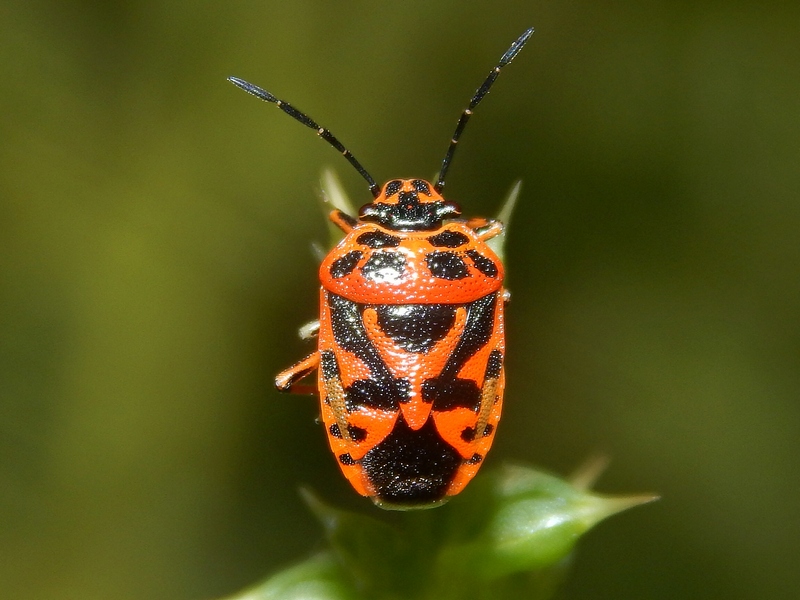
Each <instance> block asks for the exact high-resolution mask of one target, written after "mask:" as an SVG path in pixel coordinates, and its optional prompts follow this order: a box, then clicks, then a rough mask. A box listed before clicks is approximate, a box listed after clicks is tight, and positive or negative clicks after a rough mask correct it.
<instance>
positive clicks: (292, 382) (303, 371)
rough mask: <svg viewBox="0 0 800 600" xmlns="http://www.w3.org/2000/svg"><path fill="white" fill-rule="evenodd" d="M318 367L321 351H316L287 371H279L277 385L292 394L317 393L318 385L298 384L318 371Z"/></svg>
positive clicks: (280, 389)
mask: <svg viewBox="0 0 800 600" xmlns="http://www.w3.org/2000/svg"><path fill="white" fill-rule="evenodd" d="M318 367H319V352H314V353H313V354H310V355H309V356H307V357H306V358H304V359H303V360H301V361H300V362H298V363H296V364H294V365H292V366H291V367H289V368H288V369H286V370H285V371H281V372H280V373H278V374H277V375H276V376H275V387H276V388H278V390H279V391H281V392H290V393H292V394H315V393H316V392H317V387H316V386H313V385H297V382H298V381H300V380H301V379H303V378H304V377H306V376H308V375H310V374H311V373H313V372H314V371H316V370H317V368H318Z"/></svg>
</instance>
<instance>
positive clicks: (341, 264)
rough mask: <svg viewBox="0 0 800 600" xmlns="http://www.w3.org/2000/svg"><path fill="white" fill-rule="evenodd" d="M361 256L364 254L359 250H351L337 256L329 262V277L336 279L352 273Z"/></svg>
mask: <svg viewBox="0 0 800 600" xmlns="http://www.w3.org/2000/svg"><path fill="white" fill-rule="evenodd" d="M362 256H364V254H363V253H362V252H361V251H360V250H352V251H351V252H348V253H347V254H345V255H344V256H341V257H339V258H337V259H336V260H335V261H333V262H332V263H331V266H330V268H329V269H328V271H329V272H330V274H331V277H333V278H334V279H338V278H340V277H345V276H346V275H349V274H350V273H352V272H353V269H355V268H356V265H357V264H358V261H360V260H361V257H362Z"/></svg>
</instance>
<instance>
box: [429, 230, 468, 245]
mask: <svg viewBox="0 0 800 600" xmlns="http://www.w3.org/2000/svg"><path fill="white" fill-rule="evenodd" d="M467 242H469V238H468V237H467V236H466V235H464V234H463V233H461V232H460V231H451V230H449V229H448V230H445V231H443V232H442V233H437V234H436V235H432V236H430V237H429V238H428V243H429V244H430V245H431V246H436V247H437V248H458V247H459V246H463V245H464V244H466V243H467Z"/></svg>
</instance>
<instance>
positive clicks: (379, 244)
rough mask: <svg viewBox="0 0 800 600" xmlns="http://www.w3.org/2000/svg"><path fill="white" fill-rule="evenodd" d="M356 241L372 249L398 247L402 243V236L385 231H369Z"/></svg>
mask: <svg viewBox="0 0 800 600" xmlns="http://www.w3.org/2000/svg"><path fill="white" fill-rule="evenodd" d="M356 243H358V244H363V245H364V246H367V247H369V248H372V249H377V248H396V247H397V246H399V245H400V238H399V237H397V236H396V235H390V234H388V233H384V232H383V231H367V232H366V233H362V234H361V235H359V236H358V237H357V238H356Z"/></svg>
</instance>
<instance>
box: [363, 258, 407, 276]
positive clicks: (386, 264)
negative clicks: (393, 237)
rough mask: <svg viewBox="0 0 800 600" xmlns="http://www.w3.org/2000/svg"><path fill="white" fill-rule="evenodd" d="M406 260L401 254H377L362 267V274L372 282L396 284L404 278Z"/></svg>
mask: <svg viewBox="0 0 800 600" xmlns="http://www.w3.org/2000/svg"><path fill="white" fill-rule="evenodd" d="M405 268H406V258H405V256H403V255H402V254H400V253H399V252H390V251H386V252H375V253H373V254H372V256H370V257H369V259H367V262H365V263H364V265H363V266H362V267H361V273H362V274H363V275H364V277H366V278H367V279H369V280H370V281H378V282H382V281H387V282H395V281H397V280H398V279H400V278H401V277H402V276H403V271H405Z"/></svg>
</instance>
